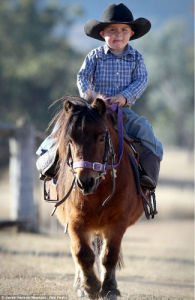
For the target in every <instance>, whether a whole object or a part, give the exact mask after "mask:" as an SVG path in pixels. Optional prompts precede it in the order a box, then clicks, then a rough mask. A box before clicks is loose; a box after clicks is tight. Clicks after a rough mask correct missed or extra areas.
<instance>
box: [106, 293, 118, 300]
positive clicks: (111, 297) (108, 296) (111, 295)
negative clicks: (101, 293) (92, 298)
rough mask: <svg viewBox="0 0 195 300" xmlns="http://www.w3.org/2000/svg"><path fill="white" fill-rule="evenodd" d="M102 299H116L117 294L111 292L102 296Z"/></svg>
mask: <svg viewBox="0 0 195 300" xmlns="http://www.w3.org/2000/svg"><path fill="white" fill-rule="evenodd" d="M103 300H117V295H113V294H110V295H107V296H105V297H103Z"/></svg>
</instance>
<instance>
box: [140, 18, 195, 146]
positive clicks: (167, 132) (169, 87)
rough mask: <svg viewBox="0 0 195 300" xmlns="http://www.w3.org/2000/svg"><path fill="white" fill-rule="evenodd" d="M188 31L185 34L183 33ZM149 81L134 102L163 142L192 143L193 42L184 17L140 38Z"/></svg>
mask: <svg viewBox="0 0 195 300" xmlns="http://www.w3.org/2000/svg"><path fill="white" fill-rule="evenodd" d="M186 33H188V34H186ZM141 48H142V52H143V53H144V57H145V62H146V65H147V67H148V73H149V85H148V89H147V91H146V93H145V95H143V97H142V99H141V100H140V101H138V102H137V105H136V106H135V108H136V110H137V111H138V112H139V113H142V114H144V115H146V116H147V118H148V119H149V120H150V121H151V123H152V125H153V127H154V129H155V132H156V134H157V136H158V137H159V139H161V140H162V141H163V143H164V144H168V145H170V144H172V145H174V144H175V145H178V146H182V147H192V146H193V111H194V109H193V108H194V107H193V95H194V93H193V60H194V58H193V45H192V38H191V36H190V34H189V29H188V28H187V25H186V24H185V23H184V21H180V20H172V21H170V22H168V23H167V25H166V26H165V27H163V28H162V29H161V30H158V31H157V32H155V33H153V34H150V37H148V38H147V39H143V41H140V44H139V49H141Z"/></svg>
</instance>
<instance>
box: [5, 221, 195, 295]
mask: <svg viewBox="0 0 195 300" xmlns="http://www.w3.org/2000/svg"><path fill="white" fill-rule="evenodd" d="M193 225H194V224H193V220H181V221H179V220H175V221H174V220H172V221H170V220H169V221H160V220H158V219H157V218H156V220H151V221H140V222H138V223H137V224H136V225H134V226H132V227H131V228H129V229H128V231H127V232H126V235H125V237H124V240H123V247H122V248H123V256H124V262H125V267H124V268H123V269H122V270H120V271H118V272H117V278H118V286H119V289H120V290H121V295H122V297H121V299H124V300H134V299H141V300H145V299H151V300H152V299H163V300H165V299H193V284H194V277H193V276H194V273H193V271H194V255H193V253H194V252H193V244H194V243H193V239H194V232H193V230H194V226H193ZM73 279H74V265H73V261H72V258H71V254H70V250H69V238H68V236H67V235H64V234H63V232H60V233H56V234H55V235H54V234H52V235H43V234H42V235H40V234H24V233H19V234H18V233H16V232H14V231H13V230H12V231H11V230H3V231H1V232H0V295H4V296H6V295H9V296H16V297H15V299H19V295H20V296H25V295H26V296H28V298H24V299H66V300H72V299H76V298H77V297H76V293H75V291H74V289H73V287H72V284H73ZM35 296H36V297H35ZM51 296H53V297H51ZM54 296H55V297H54ZM57 296H63V297H61V298H60V297H57ZM0 299H10V298H9V297H7V298H6V297H4V298H3V297H2V298H1V297H0ZM12 299H14V298H12ZM83 299H84V298H83Z"/></svg>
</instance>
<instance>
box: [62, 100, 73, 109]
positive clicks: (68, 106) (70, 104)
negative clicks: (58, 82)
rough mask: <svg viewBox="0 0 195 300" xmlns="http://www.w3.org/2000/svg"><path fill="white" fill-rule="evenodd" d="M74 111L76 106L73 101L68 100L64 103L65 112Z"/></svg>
mask: <svg viewBox="0 0 195 300" xmlns="http://www.w3.org/2000/svg"><path fill="white" fill-rule="evenodd" d="M73 109H74V104H73V103H72V102H71V101H69V100H67V101H65V102H64V110H65V111H66V112H70V111H73Z"/></svg>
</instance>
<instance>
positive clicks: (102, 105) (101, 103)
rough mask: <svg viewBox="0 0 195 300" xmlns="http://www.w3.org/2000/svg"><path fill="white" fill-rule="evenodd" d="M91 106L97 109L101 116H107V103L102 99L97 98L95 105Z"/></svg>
mask: <svg viewBox="0 0 195 300" xmlns="http://www.w3.org/2000/svg"><path fill="white" fill-rule="evenodd" d="M91 106H92V107H93V108H94V109H96V110H97V111H98V113H99V114H100V115H101V116H104V115H105V113H106V104H105V102H104V101H103V100H102V99H100V98H96V99H95V100H94V101H93V103H92V105H91Z"/></svg>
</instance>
